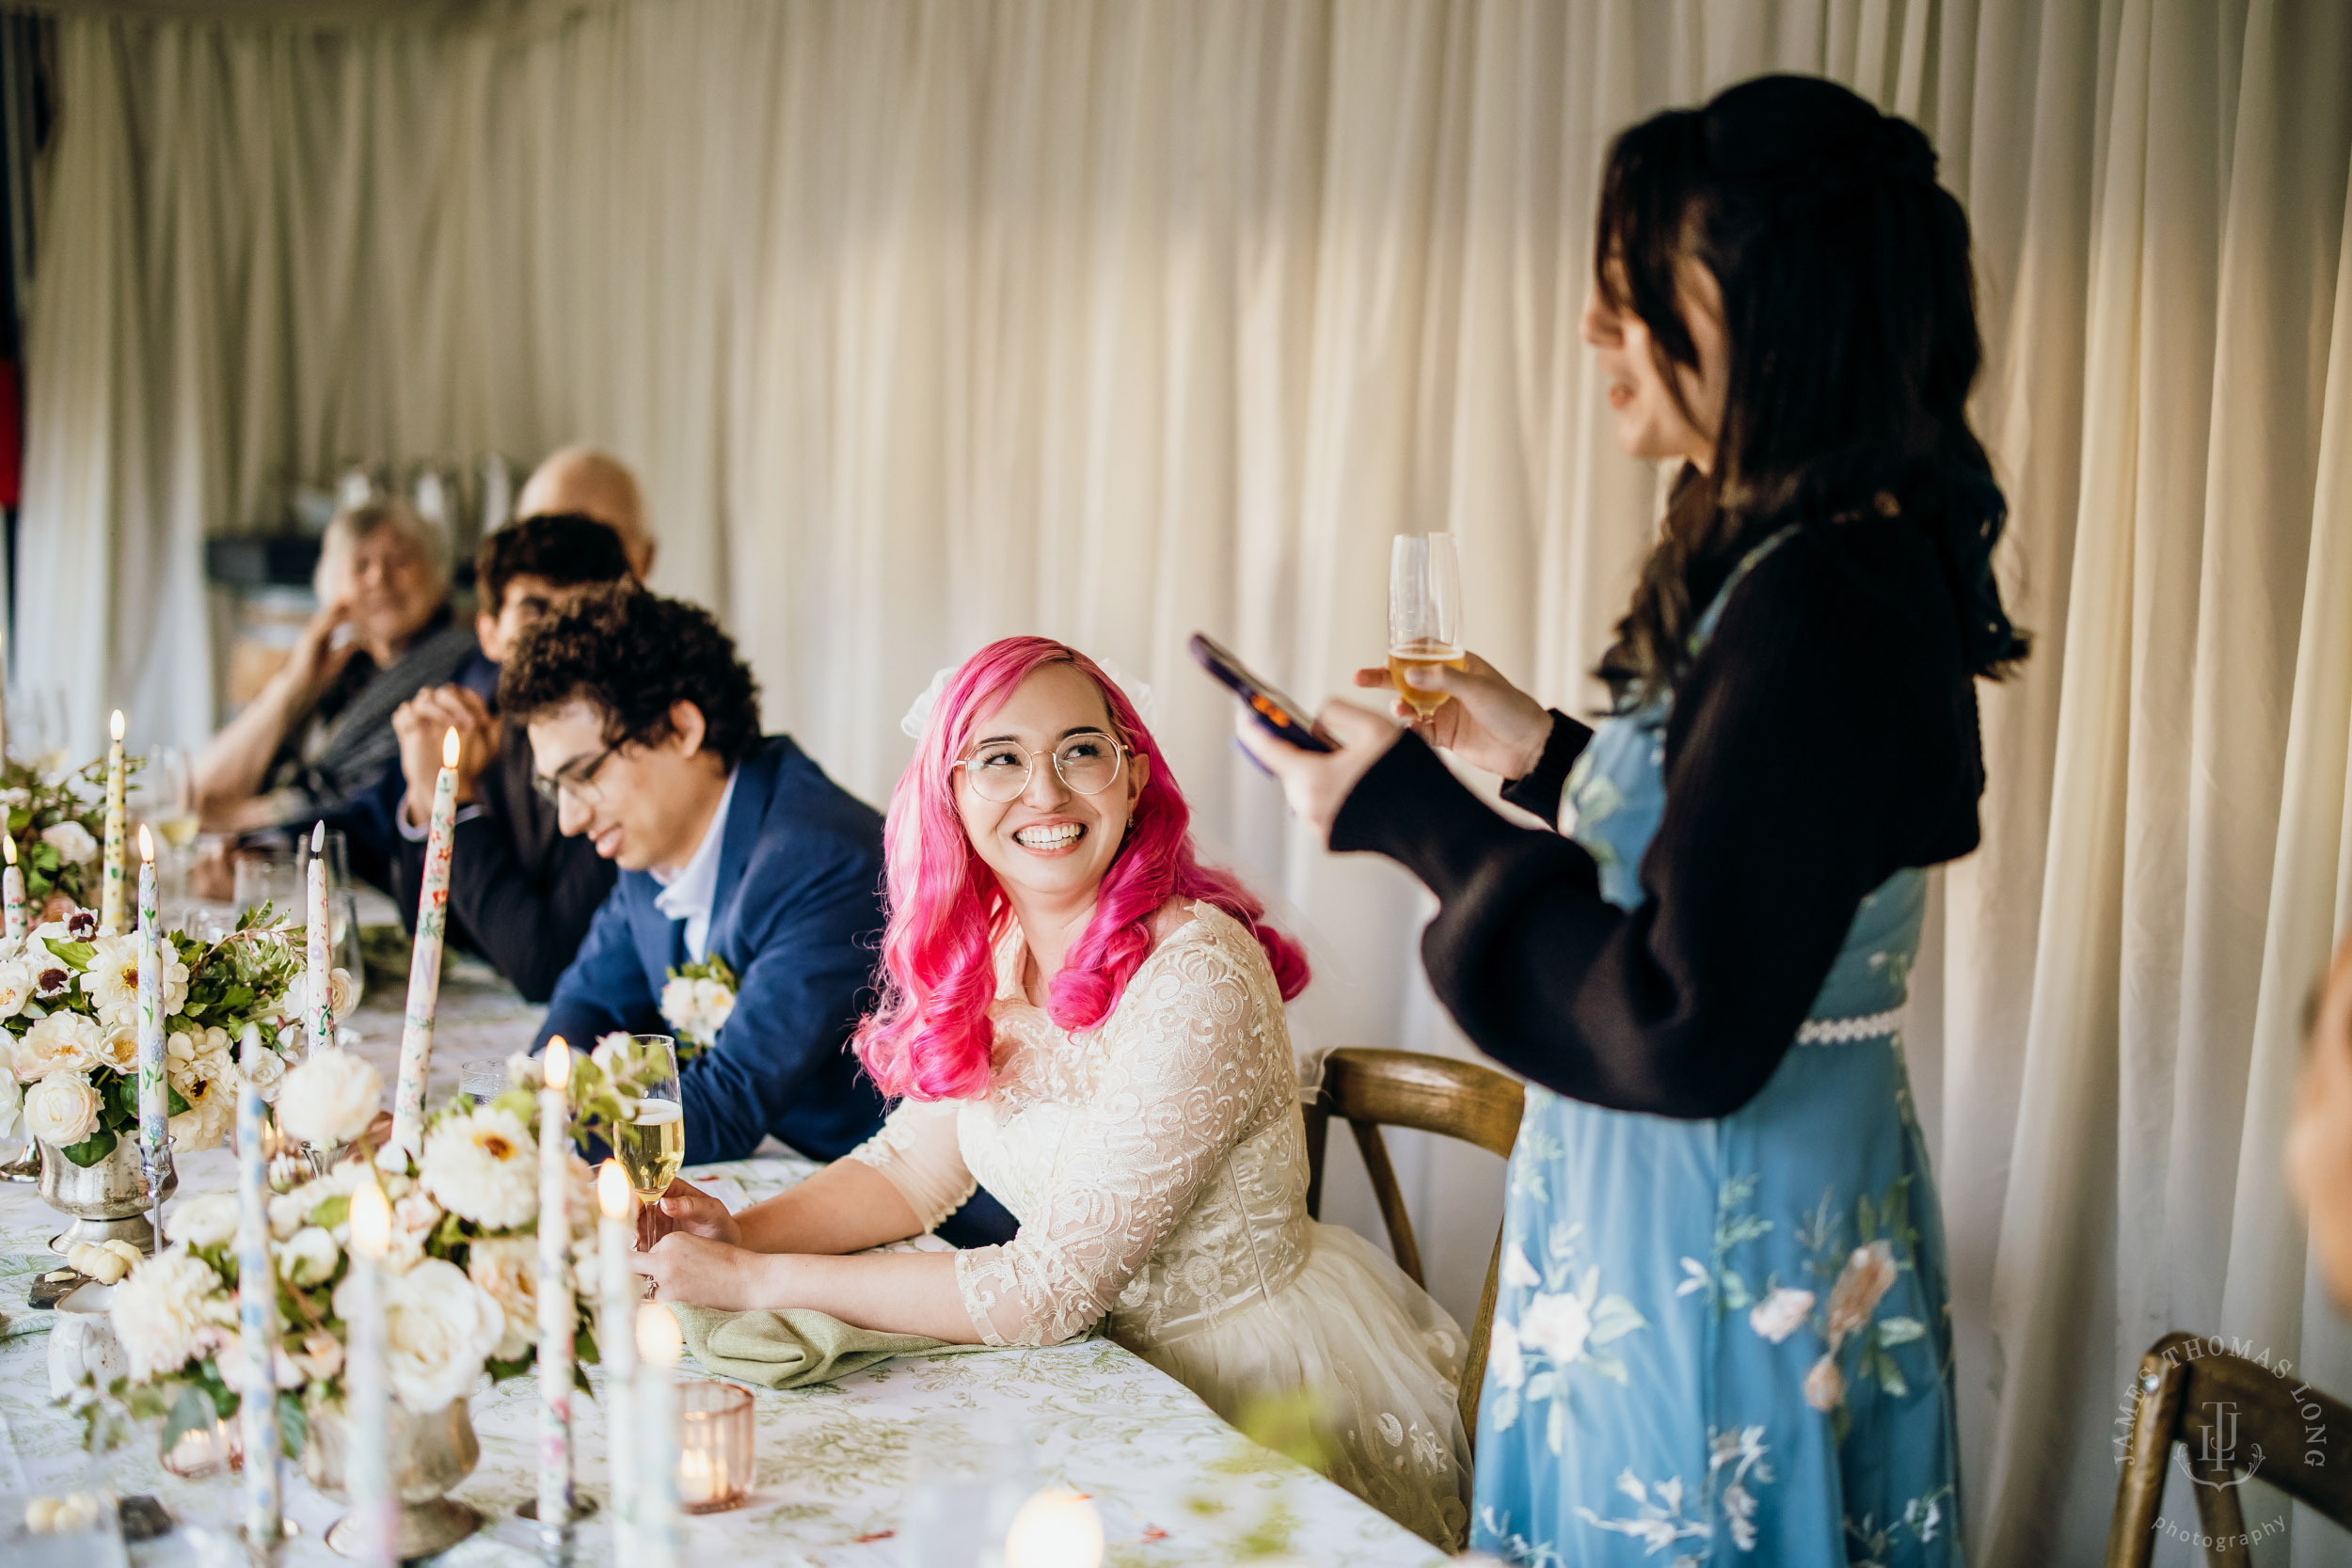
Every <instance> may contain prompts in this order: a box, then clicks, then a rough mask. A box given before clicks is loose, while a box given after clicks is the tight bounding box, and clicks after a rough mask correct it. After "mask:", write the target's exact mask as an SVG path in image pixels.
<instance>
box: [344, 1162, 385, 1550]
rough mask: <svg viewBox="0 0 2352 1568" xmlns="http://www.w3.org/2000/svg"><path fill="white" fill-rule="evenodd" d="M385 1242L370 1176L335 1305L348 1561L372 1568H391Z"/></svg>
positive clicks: (379, 1191) (381, 1200)
mask: <svg viewBox="0 0 2352 1568" xmlns="http://www.w3.org/2000/svg"><path fill="white" fill-rule="evenodd" d="M362 1168H365V1167H364V1166H363V1167H362ZM391 1237H392V1208H391V1204H390V1203H389V1201H387V1200H386V1198H385V1196H384V1189H383V1188H381V1187H379V1186H377V1185H376V1184H375V1177H374V1174H373V1171H371V1172H369V1174H367V1175H366V1176H364V1177H362V1178H361V1180H360V1182H359V1185H358V1189H357V1190H355V1191H354V1192H353V1193H352V1195H351V1268H350V1272H349V1273H348V1274H346V1275H344V1276H343V1283H342V1288H341V1289H340V1290H338V1291H336V1292H335V1305H336V1307H337V1308H338V1309H340V1310H341V1311H342V1318H343V1324H344V1327H345V1329H346V1331H347V1333H348V1336H349V1340H350V1342H349V1344H348V1345H347V1347H346V1348H345V1350H344V1352H343V1389H344V1394H345V1398H344V1401H343V1414H344V1418H345V1420H346V1422H347V1423H348V1427H349V1431H350V1434H351V1447H350V1449H349V1459H348V1461H347V1465H346V1469H345V1473H344V1478H343V1479H344V1483H345V1485H346V1486H348V1487H349V1489H350V1492H351V1518H352V1524H353V1527H354V1528H355V1530H356V1531H357V1534H358V1539H357V1540H356V1541H355V1542H353V1543H352V1545H351V1547H350V1553H351V1556H353V1557H354V1558H356V1559H358V1560H359V1561H361V1562H364V1563H368V1564H371V1565H372V1568H392V1565H393V1561H394V1558H393V1554H392V1544H393V1527H392V1485H391V1457H390V1452H389V1435H390V1430H391V1397H390V1392H389V1386H388V1385H387V1384H386V1381H385V1370H384V1280H383V1272H382V1271H383V1264H384V1255H385V1253H386V1252H387V1251H389V1249H390V1245H391ZM330 1544H331V1543H330Z"/></svg>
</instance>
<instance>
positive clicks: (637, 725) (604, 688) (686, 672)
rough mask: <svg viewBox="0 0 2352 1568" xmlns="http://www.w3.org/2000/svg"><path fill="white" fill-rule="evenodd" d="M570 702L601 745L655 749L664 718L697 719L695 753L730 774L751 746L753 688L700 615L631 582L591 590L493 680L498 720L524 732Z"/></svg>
mask: <svg viewBox="0 0 2352 1568" xmlns="http://www.w3.org/2000/svg"><path fill="white" fill-rule="evenodd" d="M575 700H578V701H580V702H585V703H587V704H588V705H590V706H591V707H594V708H596V710H597V711H598V712H600V713H601V714H603V716H604V738H605V741H606V743H607V744H608V745H625V744H629V743H635V744H637V745H641V746H650V745H658V744H659V743H660V742H661V741H664V740H667V739H668V738H669V737H670V736H671V735H672V734H674V733H675V732H674V731H673V730H672V728H671V725H670V708H671V706H672V705H674V704H677V703H691V704H693V705H694V706H696V707H697V708H699V709H701V710H702V716H703V724H704V730H703V749H704V750H706V751H707V752H711V753H713V754H714V755H716V756H718V757H719V758H720V759H721V760H722V761H723V762H725V763H726V765H727V766H728V767H730V768H732V767H734V766H735V765H736V764H737V763H739V762H740V761H742V760H743V757H744V754H745V753H746V752H749V751H750V750H751V749H752V747H753V745H754V744H755V743H756V742H757V741H758V739H759V683H758V682H757V681H756V680H754V679H753V678H752V672H751V666H749V665H747V664H745V663H744V662H743V661H742V659H741V658H739V657H737V656H736V652H735V642H734V640H733V639H731V638H729V637H728V636H727V634H726V633H725V632H723V631H722V630H720V629H719V623H718V622H716V621H714V620H712V619H711V617H710V612H709V611H708V610H704V609H703V608H702V607H701V606H699V605H691V604H688V603H687V602H686V601H684V600H683V599H665V598H663V597H662V596H661V595H660V594H650V593H647V592H646V591H645V590H644V589H643V588H640V587H639V586H637V584H636V583H635V582H633V581H631V582H622V583H616V584H614V585H613V586H612V587H610V588H598V589H594V590H591V591H590V592H589V593H587V594H582V595H580V599H579V600H578V601H577V602H576V603H574V604H572V605H570V606H569V607H567V608H565V609H564V610H560V611H558V612H557V613H555V614H553V615H550V616H548V618H547V619H545V620H543V621H541V622H540V623H539V624H538V625H536V626H532V628H531V630H529V631H528V632H526V633H524V634H523V637H522V639H521V641H520V644H519V645H518V646H517V647H516V649H515V650H514V652H513V653H512V654H511V655H510V656H509V657H508V658H507V660H506V665H505V668H504V669H502V670H501V672H500V673H499V710H500V711H501V713H503V714H504V715H505V716H506V717H507V718H509V719H511V720H514V721H516V722H517V723H526V724H527V723H529V722H530V721H532V718H533V717H534V716H536V715H539V714H543V713H547V712H549V711H551V710H553V709H555V708H559V707H562V706H564V705H565V704H567V703H570V702H573V701H575Z"/></svg>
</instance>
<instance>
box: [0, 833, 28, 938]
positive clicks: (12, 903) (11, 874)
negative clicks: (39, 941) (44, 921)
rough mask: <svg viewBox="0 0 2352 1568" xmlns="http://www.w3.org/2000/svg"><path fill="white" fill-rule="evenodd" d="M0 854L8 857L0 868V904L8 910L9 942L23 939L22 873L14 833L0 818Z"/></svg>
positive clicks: (24, 926)
mask: <svg viewBox="0 0 2352 1568" xmlns="http://www.w3.org/2000/svg"><path fill="white" fill-rule="evenodd" d="M0 854H5V855H6V856H7V857H8V867H7V869H6V870H0V905H5V906H6V909H7V911H8V927H7V929H8V941H9V942H23V941H24V932H25V929H26V927H27V922H26V920H25V917H24V871H23V870H22V869H20V868H19V867H18V865H17V863H16V835H15V834H14V833H12V832H8V824H7V822H6V821H4V820H0Z"/></svg>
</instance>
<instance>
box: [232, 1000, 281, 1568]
mask: <svg viewBox="0 0 2352 1568" xmlns="http://www.w3.org/2000/svg"><path fill="white" fill-rule="evenodd" d="M266 1049H267V1047H265V1046H263V1045H262V1032H261V1031H260V1030H259V1029H253V1028H248V1029H247V1030H246V1035H245V1051H244V1067H245V1070H244V1071H243V1072H242V1073H240V1074H239V1075H238V1085H237V1330H238V1336H239V1338H241V1339H242V1340H243V1342H244V1347H245V1369H244V1376H243V1377H242V1378H240V1379H239V1380H238V1382H239V1386H240V1390H241V1400H240V1403H239V1404H238V1407H237V1415H238V1424H239V1427H240V1428H241V1430H242V1433H243V1435H244V1439H245V1533H246V1541H247V1543H248V1544H251V1545H253V1546H255V1547H260V1548H269V1549H274V1548H275V1547H276V1545H277V1543H278V1539H279V1537H280V1535H281V1534H282V1533H283V1530H284V1526H283V1524H282V1522H281V1519H282V1515H281V1512H280V1500H281V1497H282V1494H281V1493H280V1491H279V1489H278V1400H277V1377H276V1362H277V1354H276V1353H277V1349H278V1276H277V1274H276V1273H275V1271H274V1269H273V1267H272V1265H271V1262H270V1252H269V1197H270V1192H269V1173H268V1171H267V1170H266V1169H265V1168H264V1167H263V1164H262V1086H261V1084H260V1082H259V1081H258V1080H257V1079H256V1078H255V1077H254V1072H255V1069H258V1068H259V1067H260V1065H261V1061H260V1057H261V1053H262V1052H263V1051H264V1050H266Z"/></svg>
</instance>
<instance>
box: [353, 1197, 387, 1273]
mask: <svg viewBox="0 0 2352 1568" xmlns="http://www.w3.org/2000/svg"><path fill="white" fill-rule="evenodd" d="M391 1242H392V1206H391V1204H390V1203H389V1202H388V1201H387V1200H386V1199H385V1196H384V1189H383V1188H381V1187H379V1186H377V1185H376V1184H375V1179H374V1178H373V1177H370V1178H369V1179H368V1180H365V1181H362V1182H360V1183H359V1185H358V1189H357V1190H356V1191H354V1192H353V1193H352V1195H351V1250H352V1251H353V1252H355V1253H357V1254H358V1256H360V1257H362V1258H372V1259H375V1260H376V1261H377V1262H382V1261H383V1259H384V1254H385V1253H386V1252H388V1251H389V1250H390V1249H391Z"/></svg>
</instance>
